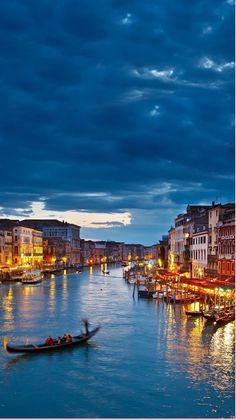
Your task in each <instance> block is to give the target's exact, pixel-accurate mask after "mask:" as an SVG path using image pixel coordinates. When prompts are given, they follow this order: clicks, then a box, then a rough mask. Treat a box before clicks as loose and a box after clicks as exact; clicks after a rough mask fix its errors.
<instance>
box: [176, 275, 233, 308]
mask: <svg viewBox="0 0 236 419" xmlns="http://www.w3.org/2000/svg"><path fill="white" fill-rule="evenodd" d="M179 283H180V284H181V285H182V286H183V287H184V288H188V289H190V290H192V291H194V292H196V293H198V294H202V295H210V296H214V297H219V298H222V299H227V300H230V301H231V302H233V301H235V286H234V284H226V283H225V282H224V281H217V280H216V281H212V280H209V279H207V278H201V279H195V278H190V279H188V278H180V280H179Z"/></svg>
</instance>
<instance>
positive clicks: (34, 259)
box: [12, 225, 43, 267]
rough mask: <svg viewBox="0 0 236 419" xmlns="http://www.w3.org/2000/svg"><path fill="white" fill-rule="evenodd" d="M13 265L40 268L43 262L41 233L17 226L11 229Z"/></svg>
mask: <svg viewBox="0 0 236 419" xmlns="http://www.w3.org/2000/svg"><path fill="white" fill-rule="evenodd" d="M12 232H13V236H12V237H13V264H14V265H17V266H23V265H29V266H34V267H40V266H41V264H42V261H43V235H42V232H41V231H37V230H34V229H32V228H28V227H23V226H20V225H18V226H17V227H13V230H12Z"/></svg>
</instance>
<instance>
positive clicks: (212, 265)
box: [207, 202, 235, 275]
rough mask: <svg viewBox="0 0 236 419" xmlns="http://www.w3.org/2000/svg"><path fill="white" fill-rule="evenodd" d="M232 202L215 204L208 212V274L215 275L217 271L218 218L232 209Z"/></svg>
mask: <svg viewBox="0 0 236 419" xmlns="http://www.w3.org/2000/svg"><path fill="white" fill-rule="evenodd" d="M234 207H235V205H234V204H224V205H222V204H215V202H212V206H211V208H210V209H209V212H208V227H209V240H208V268H207V273H208V274H209V275H215V274H217V272H218V226H219V221H220V219H221V218H222V217H223V216H224V213H227V212H228V211H231V210H232V211H234Z"/></svg>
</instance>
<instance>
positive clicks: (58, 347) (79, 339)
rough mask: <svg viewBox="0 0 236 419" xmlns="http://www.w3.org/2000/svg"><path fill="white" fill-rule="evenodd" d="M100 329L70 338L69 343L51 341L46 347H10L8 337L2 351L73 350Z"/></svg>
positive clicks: (31, 345)
mask: <svg viewBox="0 0 236 419" xmlns="http://www.w3.org/2000/svg"><path fill="white" fill-rule="evenodd" d="M99 329H100V326H97V327H95V329H93V330H90V331H89V330H87V331H86V332H85V333H82V334H80V335H77V336H72V338H71V341H70V342H64V343H57V341H56V340H54V341H53V344H51V345H48V344H45V343H40V344H38V345H33V344H29V345H10V344H9V343H8V337H7V336H5V337H4V342H3V343H4V349H5V350H6V351H7V352H9V353H19V352H24V353H39V352H50V351H59V350H63V349H69V348H74V347H76V346H79V345H82V344H83V343H86V342H87V341H88V340H89V339H91V338H92V337H93V336H94V335H95V334H96V333H97V332H98V330H99Z"/></svg>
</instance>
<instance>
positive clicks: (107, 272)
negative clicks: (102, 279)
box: [102, 271, 110, 275]
mask: <svg viewBox="0 0 236 419" xmlns="http://www.w3.org/2000/svg"><path fill="white" fill-rule="evenodd" d="M102 273H103V274H105V275H109V274H110V271H102Z"/></svg>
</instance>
